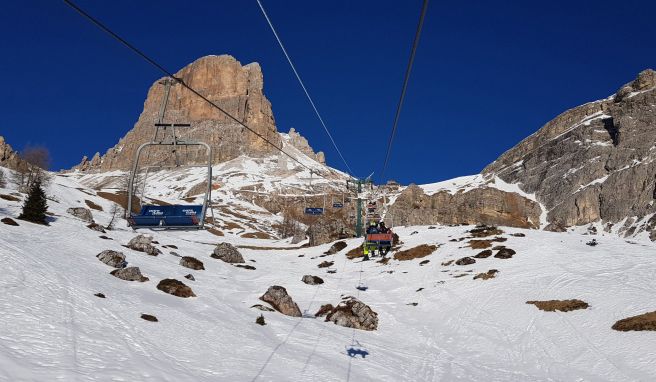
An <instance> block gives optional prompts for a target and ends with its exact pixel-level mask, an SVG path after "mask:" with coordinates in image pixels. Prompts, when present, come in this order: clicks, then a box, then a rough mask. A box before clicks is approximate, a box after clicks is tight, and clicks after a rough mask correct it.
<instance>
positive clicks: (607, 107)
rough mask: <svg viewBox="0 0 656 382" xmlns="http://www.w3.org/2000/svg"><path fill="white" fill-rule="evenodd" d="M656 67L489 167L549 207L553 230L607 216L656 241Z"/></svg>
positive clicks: (488, 170) (628, 232)
mask: <svg viewBox="0 0 656 382" xmlns="http://www.w3.org/2000/svg"><path fill="white" fill-rule="evenodd" d="M654 104H656V72H654V71H653V70H645V71H643V72H641V73H640V74H639V75H638V77H637V78H636V79H635V80H634V81H632V82H631V83H629V84H627V85H625V86H623V87H622V88H621V89H620V90H619V91H618V92H617V93H616V94H615V95H614V96H611V97H609V98H607V99H604V100H601V101H597V102H591V103H588V104H585V105H582V106H579V107H576V108H574V109H571V110H568V111H566V112H564V113H562V114H561V115H559V116H558V117H556V118H555V119H553V120H552V121H550V122H548V123H547V124H546V125H544V126H543V127H542V128H541V129H540V130H538V131H537V132H536V133H535V134H533V135H531V136H530V137H528V138H526V139H524V140H523V141H522V142H520V143H519V144H518V145H517V146H515V147H513V148H512V149H510V150H508V151H507V152H505V153H504V154H503V155H501V157H499V158H498V159H497V160H496V161H494V162H493V163H492V164H490V165H489V166H487V167H486V168H485V169H484V170H483V174H485V175H488V176H492V175H494V176H497V177H499V178H501V179H503V180H504V181H505V182H508V183H515V184H518V185H519V187H520V188H521V189H522V191H524V192H526V193H529V194H531V193H534V194H535V195H536V198H537V200H538V201H539V202H540V203H541V204H542V205H543V206H544V207H545V209H546V212H547V216H546V219H547V221H548V222H549V223H550V224H549V229H553V230H563V229H565V228H566V227H570V226H577V225H585V224H588V223H592V222H597V221H603V222H604V224H608V223H610V224H611V225H614V224H617V223H618V222H621V221H623V220H625V219H628V220H626V221H625V222H624V224H623V225H622V226H621V227H617V229H618V230H619V232H620V233H623V234H625V235H632V234H636V233H639V232H642V231H650V232H652V234H651V236H652V239H656V233H655V229H656V218H655V217H654V216H655V215H654V213H655V212H656V203H654V199H655V198H656V176H655V174H656V145H655V142H654V136H656V110H655V109H654Z"/></svg>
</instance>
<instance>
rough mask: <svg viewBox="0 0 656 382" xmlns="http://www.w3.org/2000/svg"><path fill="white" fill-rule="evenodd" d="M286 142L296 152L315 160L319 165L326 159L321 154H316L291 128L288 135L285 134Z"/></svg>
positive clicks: (304, 139) (303, 138)
mask: <svg viewBox="0 0 656 382" xmlns="http://www.w3.org/2000/svg"><path fill="white" fill-rule="evenodd" d="M287 140H288V142H289V144H291V145H292V146H294V147H295V148H296V149H297V150H298V151H300V152H302V153H303V154H305V155H307V156H308V157H310V158H312V159H314V160H316V161H317V162H319V163H322V164H325V163H326V158H325V156H324V154H323V152H321V151H319V152H318V153H315V152H314V150H313V149H312V147H310V144H309V143H308V140H307V139H306V138H305V137H303V136H302V135H301V134H299V133H298V132H297V131H296V129H294V128H293V127H292V128H291V129H289V133H287Z"/></svg>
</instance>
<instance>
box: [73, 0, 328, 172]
mask: <svg viewBox="0 0 656 382" xmlns="http://www.w3.org/2000/svg"><path fill="white" fill-rule="evenodd" d="M63 1H64V3H66V5H68V6H69V7H71V8H73V9H74V10H75V11H76V12H77V13H79V14H80V15H82V16H83V17H84V18H86V19H88V20H89V21H90V22H91V23H93V24H94V25H95V26H97V27H98V28H100V29H101V30H102V31H103V32H105V33H107V34H109V35H110V36H111V37H113V38H114V39H115V40H117V41H118V42H120V43H121V44H123V45H125V46H126V47H127V48H128V49H130V50H131V51H133V52H134V53H136V54H137V55H139V56H140V57H141V58H143V59H144V60H146V61H147V62H148V63H149V64H151V65H152V66H154V67H156V68H157V69H159V71H161V72H162V73H164V74H165V75H166V76H167V77H170V78H171V79H173V80H174V81H176V82H178V83H180V84H181V85H182V86H184V87H185V88H186V89H188V90H189V91H190V92H192V93H193V94H195V95H196V96H198V97H199V98H201V99H202V100H203V101H205V102H207V103H208V104H210V105H211V106H212V107H214V108H216V109H217V110H219V111H220V112H221V113H223V114H225V115H226V116H227V117H228V118H230V119H231V120H233V121H235V122H237V123H238V124H239V125H241V126H243V127H244V128H246V129H247V130H248V131H250V132H251V133H253V134H255V135H256V136H257V137H258V138H260V139H262V140H263V141H264V142H266V143H268V144H269V145H271V146H272V147H274V148H275V149H276V150H278V151H280V152H281V153H283V154H285V155H286V156H288V157H289V158H290V159H291V160H293V161H294V162H296V163H298V164H299V165H301V166H302V167H305V168H306V169H308V170H309V171H310V173H314V174H316V175H318V176H320V177H322V178H324V179H326V180H329V179H328V178H326V177H325V176H323V175H322V174H320V173H319V172H317V170H315V169H312V168H311V167H309V166H308V165H306V164H304V163H303V162H301V161H299V160H298V159H297V158H294V157H293V156H292V155H290V154H288V153H287V152H285V151H284V150H283V149H282V148H281V147H278V146H277V145H276V144H275V143H273V142H271V140H269V139H268V138H266V137H265V136H264V135H262V134H260V133H258V132H257V131H255V130H253V129H252V128H251V127H249V126H248V125H246V124H245V123H243V122H242V121H240V120H239V119H237V118H236V117H234V116H233V115H232V114H230V113H228V112H227V111H225V110H224V109H223V108H221V107H220V106H219V105H217V104H216V103H214V102H212V101H211V100H209V99H208V98H207V97H205V96H204V95H202V94H200V93H199V92H198V91H197V90H195V89H194V88H192V87H191V86H189V85H187V84H186V83H185V82H184V81H183V80H182V79H181V78H177V77H175V75H174V74H173V73H171V72H170V71H168V70H167V69H166V68H164V67H163V66H162V65H160V64H159V63H157V61H155V60H153V59H152V58H150V57H148V56H147V55H146V54H145V53H144V52H142V51H141V50H139V49H138V48H137V47H135V46H134V45H132V44H130V43H129V42H127V41H126V40H125V39H123V38H122V37H121V36H119V35H118V34H116V33H114V32H113V31H112V30H111V29H109V28H108V27H107V26H105V25H104V24H103V23H101V22H100V21H99V20H97V19H96V18H94V17H93V16H91V15H90V14H89V13H87V12H85V11H84V10H83V9H82V8H80V7H78V6H77V5H76V4H75V3H73V2H72V1H71V0H63Z"/></svg>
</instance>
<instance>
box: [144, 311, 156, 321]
mask: <svg viewBox="0 0 656 382" xmlns="http://www.w3.org/2000/svg"><path fill="white" fill-rule="evenodd" d="M141 318H143V319H144V320H146V321H150V322H157V321H158V320H157V317H155V316H153V315H151V314H145V313H144V314H142V315H141Z"/></svg>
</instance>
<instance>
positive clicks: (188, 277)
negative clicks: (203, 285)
mask: <svg viewBox="0 0 656 382" xmlns="http://www.w3.org/2000/svg"><path fill="white" fill-rule="evenodd" d="M185 278H186V279H187V280H191V281H196V278H195V277H194V275H192V274H191V273H190V274H188V275H186V276H185Z"/></svg>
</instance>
